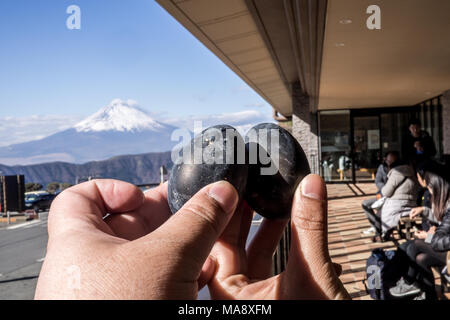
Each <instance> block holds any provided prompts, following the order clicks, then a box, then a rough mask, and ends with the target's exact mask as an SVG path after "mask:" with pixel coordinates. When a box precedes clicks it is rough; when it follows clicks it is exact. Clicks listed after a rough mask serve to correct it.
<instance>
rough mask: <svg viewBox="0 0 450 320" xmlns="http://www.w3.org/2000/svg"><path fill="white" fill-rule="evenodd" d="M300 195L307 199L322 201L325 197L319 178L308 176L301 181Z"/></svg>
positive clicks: (313, 175)
mask: <svg viewBox="0 0 450 320" xmlns="http://www.w3.org/2000/svg"><path fill="white" fill-rule="evenodd" d="M301 189H302V195H303V196H304V197H307V198H312V199H316V200H323V198H324V197H325V192H326V191H325V188H324V183H323V180H322V178H321V177H320V176H318V175H315V174H310V175H308V176H307V177H306V178H304V179H303V181H302V184H301Z"/></svg>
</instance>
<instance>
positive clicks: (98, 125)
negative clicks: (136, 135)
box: [74, 99, 166, 132]
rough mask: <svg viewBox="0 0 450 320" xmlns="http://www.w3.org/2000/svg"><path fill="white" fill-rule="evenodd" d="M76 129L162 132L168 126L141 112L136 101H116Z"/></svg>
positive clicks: (87, 130) (82, 130)
mask: <svg viewBox="0 0 450 320" xmlns="http://www.w3.org/2000/svg"><path fill="white" fill-rule="evenodd" d="M74 128H75V129H76V130H77V131H78V132H99V131H121V132H126V131H128V132H135V131H143V130H150V131H160V130H163V129H165V128H166V126H165V125H164V124H162V123H160V122H158V121H156V120H154V119H152V118H151V117H150V116H149V115H148V113H147V112H145V111H144V110H141V109H140V108H139V107H138V104H137V102H136V101H134V100H126V101H125V100H121V99H114V100H113V101H111V103H110V104H109V105H107V106H106V107H103V108H102V109H100V110H99V111H97V112H96V113H94V114H93V115H91V116H89V117H88V118H86V119H84V120H83V121H81V122H79V123H77V124H76V125H75V126H74Z"/></svg>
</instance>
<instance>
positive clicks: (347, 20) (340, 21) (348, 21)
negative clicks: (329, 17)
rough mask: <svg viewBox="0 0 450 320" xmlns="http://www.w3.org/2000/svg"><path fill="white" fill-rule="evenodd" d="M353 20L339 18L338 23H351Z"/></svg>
mask: <svg viewBox="0 0 450 320" xmlns="http://www.w3.org/2000/svg"><path fill="white" fill-rule="evenodd" d="M352 22H353V21H352V20H351V19H342V20H339V23H340V24H350V23H352Z"/></svg>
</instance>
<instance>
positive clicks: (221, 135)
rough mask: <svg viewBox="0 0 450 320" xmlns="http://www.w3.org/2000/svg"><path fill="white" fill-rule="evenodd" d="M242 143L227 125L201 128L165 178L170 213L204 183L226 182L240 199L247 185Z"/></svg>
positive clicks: (180, 153)
mask: <svg viewBox="0 0 450 320" xmlns="http://www.w3.org/2000/svg"><path fill="white" fill-rule="evenodd" d="M247 174H248V165H247V163H246V149H245V143H244V139H243V138H242V136H241V135H240V134H239V132H238V131H237V130H236V129H235V128H233V127H231V126H228V125H218V126H214V127H210V128H208V129H205V130H204V131H203V132H201V133H200V134H198V135H197V136H195V137H194V138H193V139H192V140H191V142H190V143H189V144H187V145H186V146H185V147H184V148H183V149H182V150H180V152H179V153H178V158H177V159H176V160H175V163H174V166H173V168H172V171H171V173H170V176H169V185H168V202H169V207H170V210H171V211H172V213H175V212H177V211H178V210H180V208H181V207H182V206H183V205H184V204H185V203H186V202H187V201H188V200H189V199H191V198H192V197H193V196H194V195H195V194H196V193H197V192H198V191H199V190H200V189H202V188H203V187H205V186H207V185H208V184H211V183H214V182H217V181H220V180H226V181H228V182H229V183H231V184H232V185H233V186H234V187H235V188H236V190H237V192H238V194H239V197H240V198H242V197H243V194H244V191H245V187H246V184H247Z"/></svg>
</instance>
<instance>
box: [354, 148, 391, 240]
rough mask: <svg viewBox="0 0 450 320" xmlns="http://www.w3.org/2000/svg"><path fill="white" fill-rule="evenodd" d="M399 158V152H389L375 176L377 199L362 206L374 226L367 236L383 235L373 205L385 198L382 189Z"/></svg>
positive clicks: (372, 199) (363, 203)
mask: <svg viewBox="0 0 450 320" xmlns="http://www.w3.org/2000/svg"><path fill="white" fill-rule="evenodd" d="M399 158H400V157H399V154H398V152H397V151H389V152H387V153H386V156H385V158H384V162H383V163H382V164H380V165H379V167H378V169H377V174H376V176H375V185H376V186H377V188H378V192H377V196H376V198H371V199H367V200H364V201H363V202H362V204H361V206H362V208H363V210H364V213H365V214H366V216H367V219H369V222H370V224H371V225H372V227H371V228H370V229H369V230H366V231H364V233H365V234H369V233H372V232H376V235H375V236H380V235H381V234H380V233H379V230H381V218H380V215H379V214H377V213H375V211H374V209H372V205H373V204H374V203H375V201H377V200H378V199H380V198H381V197H382V196H383V195H382V193H381V189H382V188H383V187H384V185H385V184H386V182H387V174H388V172H389V170H391V168H393V167H395V165H396V163H397V162H398V160H399Z"/></svg>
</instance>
